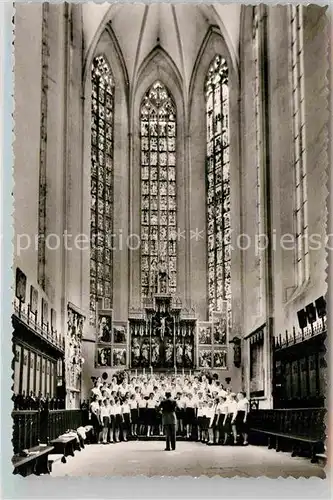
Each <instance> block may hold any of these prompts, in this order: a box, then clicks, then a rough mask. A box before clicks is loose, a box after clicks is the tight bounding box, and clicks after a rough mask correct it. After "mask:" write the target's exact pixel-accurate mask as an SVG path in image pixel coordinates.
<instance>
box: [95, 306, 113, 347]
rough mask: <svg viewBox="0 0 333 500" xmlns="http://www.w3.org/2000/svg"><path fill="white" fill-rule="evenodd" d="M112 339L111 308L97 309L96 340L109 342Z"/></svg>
mask: <svg viewBox="0 0 333 500" xmlns="http://www.w3.org/2000/svg"><path fill="white" fill-rule="evenodd" d="M111 340H112V310H107V311H106V310H100V311H98V319H97V342H99V343H103V344H111Z"/></svg>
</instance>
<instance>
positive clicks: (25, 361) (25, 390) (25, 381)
mask: <svg viewBox="0 0 333 500" xmlns="http://www.w3.org/2000/svg"><path fill="white" fill-rule="evenodd" d="M22 356H23V359H22V362H23V366H22V379H21V384H22V385H21V394H23V393H24V394H25V395H27V393H28V376H29V373H28V357H29V351H28V349H23V353H22Z"/></svg>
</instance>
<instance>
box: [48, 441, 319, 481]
mask: <svg viewBox="0 0 333 500" xmlns="http://www.w3.org/2000/svg"><path fill="white" fill-rule="evenodd" d="M138 475H144V476H149V477H152V476H194V477H196V476H200V475H205V476H209V477H213V476H216V475H218V476H221V477H234V476H241V477H251V476H254V477H256V476H262V475H264V476H268V477H271V478H277V477H280V476H282V477H288V476H293V477H295V478H298V477H321V478H325V473H324V470H323V469H322V468H321V467H320V466H319V465H316V464H311V462H310V461H309V460H308V459H305V458H298V457H295V458H292V457H291V456H290V453H283V452H278V453H277V452H275V451H274V450H268V449H267V448H265V447H258V446H247V447H232V446H226V447H224V446H214V447H209V446H206V445H204V444H201V443H192V442H178V443H177V449H176V451H171V452H166V451H164V443H163V442H162V441H129V442H127V443H119V444H113V445H112V444H110V445H88V446H86V448H85V449H84V450H82V451H80V452H75V457H68V459H67V463H66V464H62V463H61V462H57V463H56V464H54V466H53V471H52V476H54V477H56V476H58V477H59V476H81V477H82V476H109V477H110V476H138Z"/></svg>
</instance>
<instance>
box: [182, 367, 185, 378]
mask: <svg viewBox="0 0 333 500" xmlns="http://www.w3.org/2000/svg"><path fill="white" fill-rule="evenodd" d="M182 372H183V377H184V375H185V370H184V368H183V371H182Z"/></svg>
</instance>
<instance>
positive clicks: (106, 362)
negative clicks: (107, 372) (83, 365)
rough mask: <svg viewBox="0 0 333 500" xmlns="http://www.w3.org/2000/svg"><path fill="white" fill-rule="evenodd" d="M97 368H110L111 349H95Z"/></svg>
mask: <svg viewBox="0 0 333 500" xmlns="http://www.w3.org/2000/svg"><path fill="white" fill-rule="evenodd" d="M99 367H105V368H111V347H106V346H101V345H99V346H98V347H97V353H96V368H99Z"/></svg>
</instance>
